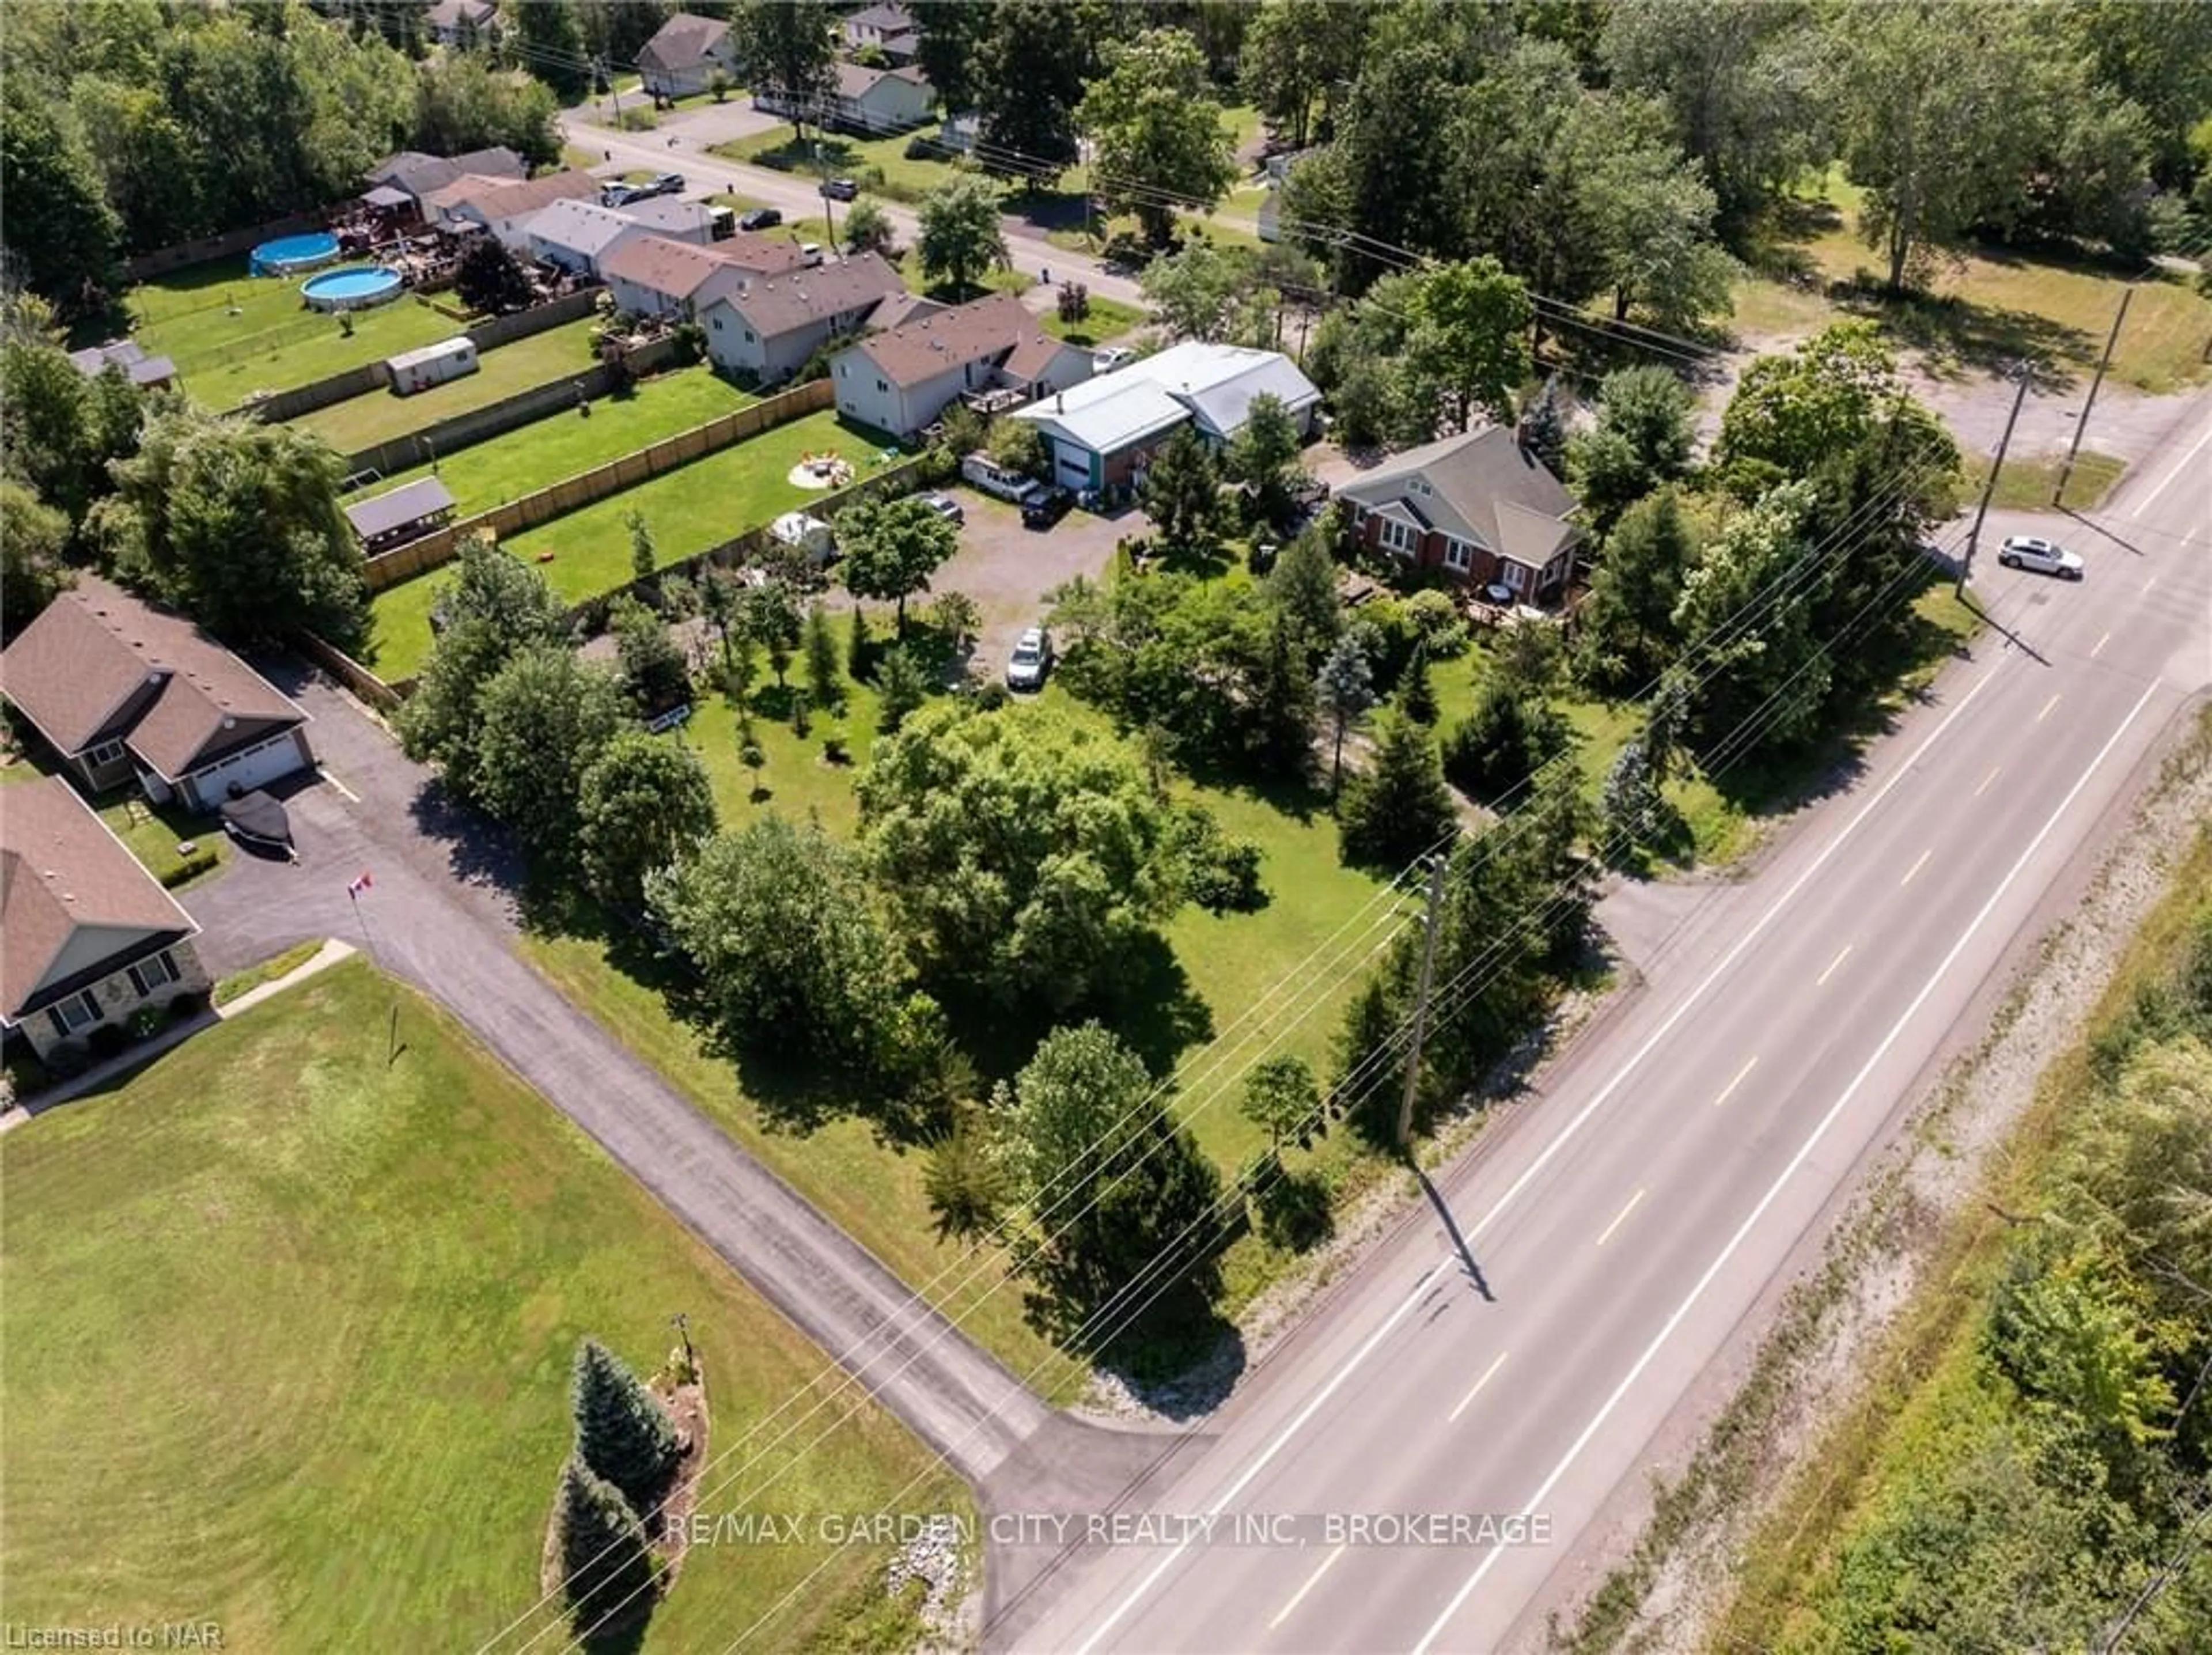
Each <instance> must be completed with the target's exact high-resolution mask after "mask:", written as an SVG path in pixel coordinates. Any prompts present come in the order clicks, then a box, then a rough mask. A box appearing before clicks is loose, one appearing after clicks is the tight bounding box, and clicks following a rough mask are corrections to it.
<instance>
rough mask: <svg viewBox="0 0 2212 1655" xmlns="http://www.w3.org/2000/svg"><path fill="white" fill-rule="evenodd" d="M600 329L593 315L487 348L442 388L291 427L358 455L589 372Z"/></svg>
mask: <svg viewBox="0 0 2212 1655" xmlns="http://www.w3.org/2000/svg"><path fill="white" fill-rule="evenodd" d="M598 327H599V319H598V318H597V317H595V316H585V317H580V318H579V319H577V320H575V321H573V322H568V323H564V324H562V326H559V327H549V328H547V329H546V330H545V331H544V332H543V333H533V334H532V335H531V336H530V337H529V338H526V339H517V340H516V341H514V343H513V344H503V345H501V346H500V347H499V349H498V350H487V351H485V352H484V353H483V355H482V356H479V357H478V358H477V362H478V363H479V364H480V365H479V366H478V368H477V371H476V372H475V373H473V374H467V375H465V376H464V377H462V378H460V379H458V380H449V381H447V383H446V384H444V385H439V386H432V387H431V388H430V389H428V390H427V391H417V392H415V393H414V394H413V395H411V396H405V397H399V396H394V395H393V394H392V392H390V391H388V390H377V391H371V392H366V393H365V394H363V395H362V396H358V397H350V398H348V399H346V400H345V401H343V402H340V403H333V404H332V405H331V406H329V407H328V408H322V409H318V410H317V411H315V412H313V413H312V414H304V415H302V416H301V417H300V418H298V419H296V420H295V421H294V422H292V423H294V424H295V425H297V426H301V427H302V428H304V429H307V430H310V431H314V432H318V433H319V434H320V435H323V436H325V437H327V438H328V439H329V440H330V444H331V447H333V448H336V449H337V451H338V452H339V453H342V454H353V453H360V452H361V451H362V449H364V448H368V447H374V446H375V445H376V444H377V443H380V442H382V441H385V440H386V439H387V438H390V437H396V436H403V435H405V434H406V433H408V432H410V431H419V430H422V429H424V428H425V427H427V426H431V425H435V424H436V423H438V422H439V421H440V420H441V419H451V418H453V416H454V415H456V414H465V413H467V412H469V411H471V410H472V409H477V408H482V407H484V406H486V405H488V404H490V403H495V402H497V401H499V400H500V399H502V398H505V397H511V396H513V395H514V394H515V392H518V391H527V390H529V389H531V388H532V386H539V385H543V384H544V383H545V382H546V381H547V380H557V379H560V378H562V376H563V375H566V374H583V373H587V372H589V371H590V370H591V368H592V367H594V366H595V365H596V360H597V359H596V358H595V357H594V356H592V332H594V331H595V330H596V329H597V328H598Z"/></svg>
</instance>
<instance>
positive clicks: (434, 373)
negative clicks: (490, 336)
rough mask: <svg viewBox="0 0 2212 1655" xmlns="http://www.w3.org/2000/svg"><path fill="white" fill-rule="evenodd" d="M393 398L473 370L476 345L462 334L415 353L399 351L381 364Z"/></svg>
mask: <svg viewBox="0 0 2212 1655" xmlns="http://www.w3.org/2000/svg"><path fill="white" fill-rule="evenodd" d="M384 366H385V368H386V371H387V372H389V373H390V374H391V375H392V394H393V395H395V396H401V397H405V396H411V395H413V394H414V393H415V392H417V391H427V390H428V389H429V388H430V387H431V386H434V385H443V384H444V383H445V382H446V381H447V380H458V379H459V378H460V377H461V376H462V375H464V374H473V373H475V372H476V371H477V342H476V341H475V340H474V339H471V338H469V337H468V335H467V334H465V333H464V334H461V335H459V337H458V338H451V339H441V340H440V341H439V342H438V343H437V344H426V345H423V346H422V347H421V348H420V349H418V350H403V351H402V352H400V353H399V355H398V356H393V357H392V358H391V359H390V360H388V361H387V362H386V363H385V364H384Z"/></svg>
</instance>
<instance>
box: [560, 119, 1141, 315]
mask: <svg viewBox="0 0 2212 1655" xmlns="http://www.w3.org/2000/svg"><path fill="white" fill-rule="evenodd" d="M561 123H562V136H563V137H565V138H566V139H567V140H568V142H569V143H573V144H574V145H575V146H576V147H577V148H578V149H582V150H586V151H587V152H589V153H590V154H592V155H602V156H605V157H606V159H605V160H603V161H600V162H599V165H597V166H595V167H592V172H593V173H595V174H598V175H599V176H602V177H610V178H611V177H614V176H616V175H617V174H619V173H626V172H629V171H631V170H633V169H634V168H636V167H649V168H651V169H652V170H653V171H654V172H676V173H682V174H683V175H684V186H685V188H684V194H685V195H686V196H687V197H688V198H691V199H694V200H704V199H705V198H707V197H708V196H710V195H720V194H730V195H741V196H745V197H748V198H750V199H752V200H754V201H758V202H761V203H763V204H766V205H768V206H771V207H775V208H776V209H777V210H780V211H781V213H782V214H783V216H785V217H786V218H787V219H789V220H792V221H794V222H795V221H797V220H799V219H801V218H809V217H812V218H819V217H820V216H821V215H822V208H823V201H822V195H821V192H820V188H819V185H820V180H819V179H816V178H813V177H811V176H801V175H799V174H797V173H780V172H777V171H776V170H775V168H773V167H752V166H748V165H745V164H744V163H743V162H740V161H724V160H722V159H721V158H720V157H719V156H716V155H709V154H708V153H707V151H706V150H705V149H702V148H700V147H699V146H698V145H697V144H696V143H693V142H691V141H690V139H689V138H687V137H685V136H684V133H683V132H682V131H681V130H680V129H678V130H677V131H670V132H667V133H659V132H642V133H641V132H617V131H611V130H610V129H608V128H606V127H604V126H597V125H592V123H590V122H589V121H587V120H586V119H584V118H583V114H582V113H581V112H580V111H577V110H573V109H572V110H569V111H567V112H566V113H563V114H562V117H561ZM671 138H673V139H674V140H675V141H674V143H671V142H670V139H671ZM876 199H877V201H878V204H879V205H881V206H882V208H883V210H884V213H885V215H886V216H889V218H890V222H891V223H892V225H893V226H894V227H895V228H896V230H897V232H898V240H899V245H900V246H912V245H913V244H914V242H915V240H918V239H919V238H920V236H921V220H920V219H919V218H918V217H917V216H915V211H914V209H912V208H911V207H908V206H904V205H902V204H900V203H898V202H896V201H890V200H884V199H883V198H880V197H878V198H876ZM845 205H846V204H845V203H842V202H840V203H838V204H837V220H838V222H841V223H842V222H843V218H844V208H845ZM999 227H1000V229H1001V230H1003V231H1004V232H1005V233H1006V246H1007V248H1008V251H1009V252H1010V253H1012V259H1013V265H1014V268H1015V269H1016V270H1018V271H1021V272H1022V273H1023V274H1024V275H1025V276H1032V277H1042V275H1043V274H1044V273H1045V272H1047V271H1050V272H1051V273H1052V279H1053V280H1054V281H1055V282H1060V281H1066V280H1067V279H1068V278H1070V277H1076V278H1079V279H1080V280H1081V281H1083V282H1084V283H1085V284H1087V285H1088V286H1089V288H1090V289H1091V293H1092V295H1094V296H1096V297H1097V298H1101V299H1113V300H1116V301H1120V302H1121V303H1122V304H1127V305H1136V306H1138V307H1143V306H1144V303H1145V296H1144V295H1143V293H1142V292H1141V291H1139V289H1138V286H1137V283H1136V278H1135V277H1129V276H1121V275H1116V274H1115V273H1114V272H1112V271H1108V270H1107V269H1106V268H1105V266H1103V265H1101V264H1100V263H1099V262H1098V261H1097V259H1091V258H1088V257H1086V256H1085V255H1084V254H1082V253H1070V252H1068V251H1067V250H1066V249H1065V248H1061V247H1055V246H1053V245H1052V244H1051V243H1050V242H1048V241H1047V240H1045V239H1044V236H1043V234H1042V232H1041V231H1039V230H1038V229H1037V228H1036V227H1035V226H1034V225H1032V224H1030V223H1029V222H1027V221H1026V220H1024V219H1020V218H1016V217H1013V216H1011V215H1007V216H1001V217H1000V220H999ZM824 245H825V246H826V245H827V243H825V244H824Z"/></svg>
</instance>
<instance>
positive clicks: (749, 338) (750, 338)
mask: <svg viewBox="0 0 2212 1655" xmlns="http://www.w3.org/2000/svg"><path fill="white" fill-rule="evenodd" d="M745 343H746V344H759V343H760V341H759V340H757V339H756V338H753V331H752V329H750V328H747V329H746V330H745Z"/></svg>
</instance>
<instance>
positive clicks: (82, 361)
mask: <svg viewBox="0 0 2212 1655" xmlns="http://www.w3.org/2000/svg"><path fill="white" fill-rule="evenodd" d="M69 359H70V367H72V368H76V371H77V372H78V373H80V374H83V375H84V376H85V378H87V379H88V380H96V379H98V378H99V377H100V375H101V374H105V373H106V371H107V370H108V369H109V368H117V369H119V370H120V371H121V373H122V374H123V377H124V378H125V379H126V380H130V381H131V384H133V385H134V386H137V387H138V388H139V389H140V390H142V391H154V390H158V389H160V388H161V386H165V385H173V384H174V383H175V382H176V378H177V365H176V363H174V362H171V361H170V360H169V359H168V358H167V356H148V355H147V354H146V350H145V347H144V346H143V345H141V344H139V343H138V341H137V340H136V339H110V340H109V341H108V342H107V343H106V344H92V345H87V346H86V347H85V348H84V349H83V350H72V351H70V353H69Z"/></svg>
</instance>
